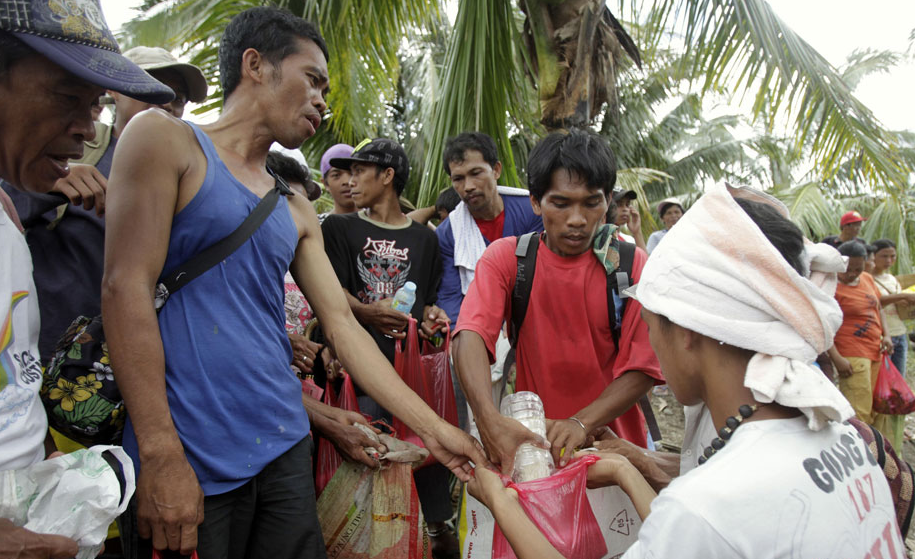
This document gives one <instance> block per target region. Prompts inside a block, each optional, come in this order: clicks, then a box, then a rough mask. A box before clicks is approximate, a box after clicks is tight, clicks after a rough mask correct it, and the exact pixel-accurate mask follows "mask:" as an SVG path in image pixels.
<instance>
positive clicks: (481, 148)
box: [442, 132, 499, 175]
mask: <svg viewBox="0 0 915 559" xmlns="http://www.w3.org/2000/svg"><path fill="white" fill-rule="evenodd" d="M468 150H475V151H478V152H480V154H481V155H482V156H483V161H485V162H487V163H489V165H490V166H491V167H495V166H496V163H498V162H499V150H498V149H496V142H495V140H493V139H492V137H491V136H490V135H489V134H484V133H483V132H462V133H460V134H458V135H457V136H454V137H453V138H448V139H447V140H446V141H445V151H444V153H443V154H442V165H444V167H445V174H446V175H451V163H452V162H454V163H460V162H462V161H464V156H465V155H466V153H467V151H468Z"/></svg>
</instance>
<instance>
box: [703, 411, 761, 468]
mask: <svg viewBox="0 0 915 559" xmlns="http://www.w3.org/2000/svg"><path fill="white" fill-rule="evenodd" d="M766 405H768V404H744V405H742V406H740V407H739V408H737V413H738V415H732V416H730V417H729V418H727V419H725V420H724V427H722V428H721V429H719V430H718V436H717V437H715V438H714V439H712V444H710V445H709V446H707V447H705V451H703V452H702V456H700V457H699V465H700V466H701V465H702V464H705V463H706V462H707V461H708V459H709V458H711V457H712V455H714V454H715V453H716V452H718V451H719V450H721V449H722V448H724V445H725V444H726V443H727V442H728V440H729V439H730V438H731V435H733V434H734V431H736V430H737V428H738V427H740V424H741V423H743V421H744V420H745V419H748V418H749V417H750V416H751V415H753V414H754V413H756V410H758V409H759V408H761V407H763V406H766Z"/></svg>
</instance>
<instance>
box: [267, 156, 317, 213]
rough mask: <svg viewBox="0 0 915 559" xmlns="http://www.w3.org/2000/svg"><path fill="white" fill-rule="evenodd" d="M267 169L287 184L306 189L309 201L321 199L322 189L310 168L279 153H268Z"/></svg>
mask: <svg viewBox="0 0 915 559" xmlns="http://www.w3.org/2000/svg"><path fill="white" fill-rule="evenodd" d="M267 167H269V168H270V170H271V171H273V172H274V173H276V174H277V175H278V176H279V177H280V178H281V179H283V180H284V181H286V182H297V183H299V184H301V185H302V186H304V187H305V194H306V195H307V196H308V199H309V200H311V201H315V200H317V199H318V198H320V197H321V187H319V186H318V185H317V184H315V182H314V181H313V180H311V176H310V174H309V171H308V167H305V166H303V165H302V164H301V163H299V162H298V161H296V160H295V159H293V158H291V157H289V156H288V155H284V154H282V153H280V152H278V151H270V152H267Z"/></svg>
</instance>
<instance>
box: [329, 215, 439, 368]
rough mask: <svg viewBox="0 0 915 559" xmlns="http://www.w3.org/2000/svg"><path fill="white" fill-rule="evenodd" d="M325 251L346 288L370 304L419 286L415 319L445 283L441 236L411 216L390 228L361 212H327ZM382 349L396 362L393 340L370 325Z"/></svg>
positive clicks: (415, 305) (420, 318) (414, 312)
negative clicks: (404, 288) (443, 278)
mask: <svg viewBox="0 0 915 559" xmlns="http://www.w3.org/2000/svg"><path fill="white" fill-rule="evenodd" d="M321 232H322V233H323V235H324V249H325V250H326V251H327V257H328V258H329V259H330V263H331V265H333V267H334V271H335V272H336V273H337V278H338V279H339V280H340V284H341V285H342V286H343V288H344V289H346V290H347V291H349V292H350V293H351V294H352V295H353V296H354V297H356V298H357V299H359V301H360V302H362V303H365V304H369V303H374V302H375V301H379V300H381V299H387V298H389V297H393V296H394V293H395V292H396V291H397V290H398V289H400V288H401V287H403V285H404V284H405V283H407V282H408V281H412V282H413V283H415V284H416V303H415V304H414V305H413V311H412V313H411V314H412V315H413V318H415V319H416V320H418V321H420V322H422V318H423V308H424V307H426V306H427V305H432V304H434V303H435V301H436V294H437V293H438V287H439V284H440V283H441V281H442V259H441V254H440V253H439V248H438V238H437V237H436V236H435V233H434V232H433V231H432V230H431V229H429V228H428V227H426V226H424V225H421V224H419V223H416V222H415V221H412V220H410V222H409V223H408V224H407V225H403V226H391V225H387V224H385V223H379V222H377V221H372V220H370V219H369V218H368V217H366V216H365V214H364V212H363V211H359V212H357V213H352V214H345V215H329V216H327V219H325V220H324V223H323V224H321ZM366 329H367V330H368V331H369V333H370V334H371V335H372V337H373V338H374V339H375V342H376V343H377V344H378V347H379V348H380V349H381V351H382V353H384V355H385V356H386V357H387V358H388V360H389V361H391V362H392V363H393V362H394V340H393V339H392V338H388V337H387V336H385V335H384V334H382V333H380V332H379V331H377V330H376V329H375V328H372V327H366Z"/></svg>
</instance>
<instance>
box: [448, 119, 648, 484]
mask: <svg viewBox="0 0 915 559" xmlns="http://www.w3.org/2000/svg"><path fill="white" fill-rule="evenodd" d="M615 181H616V163H615V160H614V157H613V153H612V152H611V151H610V148H609V146H608V145H607V144H606V142H605V141H604V140H602V139H600V138H599V137H597V136H595V135H593V134H591V133H588V132H583V131H578V130H574V131H572V132H570V133H568V134H551V135H549V136H547V137H546V138H544V139H543V140H541V141H540V142H539V143H538V144H537V146H535V147H534V150H533V151H532V152H531V154H530V158H529V164H528V186H529V189H530V193H531V204H532V205H533V208H534V212H535V213H536V214H537V215H540V216H541V217H542V218H543V224H544V228H545V234H544V235H543V236H542V237H541V242H540V244H539V248H538V252H537V263H536V270H535V273H534V280H533V284H532V285H533V287H532V291H531V295H530V300H529V303H528V308H527V314H526V315H525V318H524V323H523V324H522V326H521V328H520V330H519V332H518V342H517V365H518V373H517V389H518V390H530V391H533V392H536V393H537V394H538V395H539V396H540V398H541V399H542V400H543V404H544V410H545V412H546V417H547V419H548V420H551V421H549V422H548V426H547V438H548V439H549V441H550V443H551V445H552V452H553V458H554V460H555V461H556V463H557V464H558V465H563V464H564V463H565V462H567V461H568V459H569V458H570V456H571V454H572V451H573V450H574V448H576V447H579V446H581V445H582V444H583V443H584V442H585V440H586V439H587V437H588V435H589V434H590V433H591V432H592V431H594V430H595V429H597V428H599V427H601V426H604V425H609V426H610V427H611V428H613V430H614V431H615V432H616V433H617V434H618V435H619V436H621V437H623V438H625V439H627V440H630V441H632V442H634V443H636V444H639V445H641V446H643V447H644V446H645V444H646V434H645V419H644V416H643V415H642V412H641V410H640V409H639V408H638V406H637V405H635V404H636V402H637V400H638V399H639V398H640V397H641V396H642V395H644V394H645V393H646V392H647V391H648V389H649V388H650V387H651V386H652V384H654V383H655V382H663V377H662V376H661V372H660V367H659V365H658V360H657V358H656V357H655V354H654V352H653V351H652V349H651V346H650V344H649V342H648V329H647V327H646V326H645V324H644V323H643V322H642V320H641V318H640V311H641V305H639V303H638V301H635V300H633V299H629V300H628V303H627V304H626V308H625V312H624V314H623V316H622V317H621V320H616V321H615V322H616V323H617V324H622V328H621V331H620V336H619V348H617V347H616V345H615V344H614V341H613V335H612V332H611V325H610V317H609V316H608V314H609V313H608V305H607V274H608V272H610V271H612V267H613V266H615V263H614V262H613V261H614V256H616V258H615V261H616V262H618V261H619V259H618V252H617V248H618V244H616V245H615V246H609V245H602V248H604V249H608V250H606V252H604V251H600V250H598V251H595V250H592V241H594V239H595V238H600V239H604V240H605V241H607V240H608V239H612V238H613V237H614V236H613V235H612V232H613V229H615V226H613V225H603V221H604V214H605V213H606V211H607V203H608V202H607V200H608V198H609V196H610V191H611V189H612V188H613V183H614V182H615ZM600 227H608V228H611V231H610V233H611V234H610V235H597V233H598V230H599V228H600ZM615 242H616V243H618V241H615ZM594 244H597V243H594ZM516 245H517V238H515V237H506V238H503V239H499V240H497V241H495V242H493V243H492V244H491V245H490V246H489V247H488V248H487V249H486V251H485V252H484V253H483V256H482V258H481V259H480V261H479V262H478V263H477V267H476V273H475V277H474V281H473V283H471V285H470V289H469V290H468V292H467V296H466V297H465V298H464V303H463V305H462V307H461V314H460V318H459V319H458V325H457V328H456V330H455V339H454V358H455V364H456V368H457V371H458V376H459V377H460V380H461V385H462V387H463V389H464V392H465V393H466V395H467V399H468V401H469V402H470V405H471V407H472V408H473V414H474V418H475V420H476V423H477V426H478V427H479V430H480V436H481V438H482V442H483V445H484V446H485V447H486V450H487V452H488V453H489V456H490V459H491V460H492V461H493V462H495V463H499V464H501V466H502V469H503V471H505V472H509V471H510V470H511V468H512V465H513V463H514V455H515V451H516V450H517V448H518V446H519V445H520V444H521V443H523V442H532V441H533V442H536V441H538V437H537V436H536V435H534V433H532V432H531V431H529V430H527V429H526V428H524V427H523V426H522V425H521V424H520V423H518V422H517V421H515V420H513V419H510V418H506V417H503V416H501V415H500V414H499V411H498V409H497V408H496V406H495V404H494V403H493V401H492V396H491V390H490V375H489V365H490V362H491V361H492V359H493V355H494V351H495V342H496V339H497V337H498V334H499V330H500V329H501V327H502V324H503V322H506V321H509V322H510V320H511V308H510V304H511V294H512V290H513V288H514V283H515V276H516V272H517V257H516V256H515V247H516ZM645 260H646V256H645V253H644V252H643V251H642V250H640V249H636V254H635V259H634V262H633V270H632V278H631V281H632V282H633V283H635V282H637V281H638V279H639V276H640V275H641V270H642V267H643V266H644V264H645ZM617 308H618V304H617Z"/></svg>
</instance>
